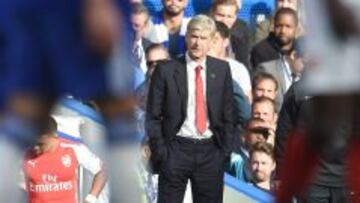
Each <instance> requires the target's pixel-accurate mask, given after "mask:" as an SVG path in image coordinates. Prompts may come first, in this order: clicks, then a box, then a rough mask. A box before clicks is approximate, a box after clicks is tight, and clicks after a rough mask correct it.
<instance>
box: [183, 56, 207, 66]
mask: <svg viewBox="0 0 360 203" xmlns="http://www.w3.org/2000/svg"><path fill="white" fill-rule="evenodd" d="M185 59H186V64H187V66H188V67H191V68H194V69H195V68H196V67H198V66H199V65H200V66H201V67H202V68H203V69H204V70H206V58H205V59H204V60H203V61H201V62H200V63H198V62H196V61H194V60H193V59H192V58H191V57H190V56H189V53H188V52H186V54H185Z"/></svg>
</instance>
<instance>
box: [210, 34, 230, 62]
mask: <svg viewBox="0 0 360 203" xmlns="http://www.w3.org/2000/svg"><path fill="white" fill-rule="evenodd" d="M228 45H229V40H228V39H224V38H223V37H222V36H221V35H220V33H219V32H215V35H214V37H213V40H212V43H211V49H210V52H209V54H210V55H212V56H214V57H217V58H224V57H225V55H226V53H225V52H226V47H227V46H228Z"/></svg>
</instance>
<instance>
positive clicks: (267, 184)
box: [256, 181, 270, 190]
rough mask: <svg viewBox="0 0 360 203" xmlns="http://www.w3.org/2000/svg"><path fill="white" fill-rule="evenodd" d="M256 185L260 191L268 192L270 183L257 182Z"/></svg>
mask: <svg viewBox="0 0 360 203" xmlns="http://www.w3.org/2000/svg"><path fill="white" fill-rule="evenodd" d="M256 185H257V186H258V187H260V188H262V189H265V190H270V181H263V182H258V183H256Z"/></svg>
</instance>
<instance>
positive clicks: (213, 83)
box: [146, 57, 234, 167]
mask: <svg viewBox="0 0 360 203" xmlns="http://www.w3.org/2000/svg"><path fill="white" fill-rule="evenodd" d="M206 66H207V69H206V100H207V108H208V112H207V113H208V118H209V123H210V129H211V130H212V132H213V133H214V135H213V136H214V138H215V142H216V143H217V144H218V146H219V147H220V148H221V149H222V150H223V151H224V153H225V155H230V147H231V142H232V136H233V133H234V118H233V114H234V112H233V106H234V103H233V102H234V100H233V86H232V79H231V73H230V67H229V65H228V63H227V62H225V61H222V60H219V59H215V58H212V57H207V61H206ZM187 100H188V90H187V73H186V62H185V57H183V58H181V59H174V60H170V61H166V62H163V63H160V64H159V65H158V66H157V68H156V69H155V71H154V73H153V76H152V79H151V84H150V90H149V95H148V103H147V112H146V132H147V135H148V136H149V138H150V142H149V143H150V149H151V152H152V163H153V166H155V167H156V165H157V164H158V163H159V162H161V161H164V160H166V159H167V144H168V143H169V142H170V140H171V139H173V138H174V137H175V136H176V134H177V132H178V131H179V130H180V128H181V126H182V124H183V123H184V121H185V118H186V110H187ZM154 164H155V165H154Z"/></svg>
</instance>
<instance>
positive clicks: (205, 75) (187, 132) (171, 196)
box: [146, 15, 234, 203]
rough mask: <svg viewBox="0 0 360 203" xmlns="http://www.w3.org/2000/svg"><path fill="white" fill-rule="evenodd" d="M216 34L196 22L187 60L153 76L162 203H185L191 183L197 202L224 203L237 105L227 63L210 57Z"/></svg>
mask: <svg viewBox="0 0 360 203" xmlns="http://www.w3.org/2000/svg"><path fill="white" fill-rule="evenodd" d="M215 29H216V28H215V23H214V21H213V20H212V19H210V18H209V17H207V16H204V15H198V16H195V17H194V18H193V19H192V20H191V21H190V22H189V24H188V27H187V33H186V45H187V48H188V51H187V53H186V55H185V57H182V58H180V59H175V60H170V61H167V62H163V63H160V64H159V65H158V67H157V68H156V69H155V72H154V74H153V76H152V80H151V85H150V91H149V95H148V103H147V113H146V131H147V134H148V136H149V138H150V148H151V152H152V157H151V159H152V163H153V165H155V167H157V168H158V171H159V197H158V200H159V202H172V203H177V202H179V203H181V202H182V201H183V197H184V192H185V188H186V184H187V182H188V180H189V179H190V181H191V185H192V191H193V194H192V196H193V200H194V202H197V203H198V202H199V203H202V202H206V203H208V202H219V203H220V202H222V194H223V175H224V170H225V167H226V164H227V161H228V157H229V155H230V151H231V150H230V146H231V141H232V140H233V137H232V136H233V134H234V126H233V125H234V120H233V106H234V105H233V101H234V100H233V90H232V89H233V87H232V79H231V73H230V68H229V65H228V63H226V62H225V61H222V60H219V59H215V58H212V57H209V56H207V52H208V50H209V48H210V45H211V41H212V37H213V35H214V33H215Z"/></svg>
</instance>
